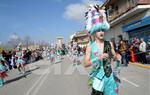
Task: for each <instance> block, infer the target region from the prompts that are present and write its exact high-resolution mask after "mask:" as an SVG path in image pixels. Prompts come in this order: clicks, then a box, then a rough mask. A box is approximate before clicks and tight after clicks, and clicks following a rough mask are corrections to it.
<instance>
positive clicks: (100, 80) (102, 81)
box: [90, 42, 118, 95]
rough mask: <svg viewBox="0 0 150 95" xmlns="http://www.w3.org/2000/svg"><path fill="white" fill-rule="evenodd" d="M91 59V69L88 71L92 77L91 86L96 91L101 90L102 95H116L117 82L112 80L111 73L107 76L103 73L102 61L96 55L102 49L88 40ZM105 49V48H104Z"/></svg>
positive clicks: (100, 52)
mask: <svg viewBox="0 0 150 95" xmlns="http://www.w3.org/2000/svg"><path fill="white" fill-rule="evenodd" d="M90 46H91V60H92V65H93V69H92V71H91V73H90V78H92V79H93V80H92V88H93V89H95V90H96V91H100V92H103V93H104V95H117V92H116V90H117V87H118V85H117V82H116V81H115V80H114V76H113V73H111V74H110V76H109V77H107V76H106V75H105V71H104V66H103V63H104V62H103V61H102V60H101V61H100V60H98V56H100V55H101V54H102V53H103V51H104V50H103V49H101V50H100V49H98V47H97V45H96V43H95V42H90ZM104 49H105V48H104Z"/></svg>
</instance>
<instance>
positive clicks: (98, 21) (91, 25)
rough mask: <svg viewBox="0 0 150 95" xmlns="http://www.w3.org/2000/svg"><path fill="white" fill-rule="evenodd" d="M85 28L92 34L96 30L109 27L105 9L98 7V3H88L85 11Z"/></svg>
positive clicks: (105, 29) (103, 29)
mask: <svg viewBox="0 0 150 95" xmlns="http://www.w3.org/2000/svg"><path fill="white" fill-rule="evenodd" d="M85 17H86V30H87V31H88V32H89V33H90V34H91V35H92V34H93V33H95V32H96V31H99V30H100V31H103V32H105V31H107V30H108V29H109V28H110V25H109V23H108V22H107V19H106V14H105V10H103V9H100V7H99V5H90V6H89V9H88V11H87V12H86V13H85Z"/></svg>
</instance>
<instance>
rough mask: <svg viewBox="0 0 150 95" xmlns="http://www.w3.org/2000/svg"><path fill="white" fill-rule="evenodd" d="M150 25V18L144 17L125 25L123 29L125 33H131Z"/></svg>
mask: <svg viewBox="0 0 150 95" xmlns="http://www.w3.org/2000/svg"><path fill="white" fill-rule="evenodd" d="M149 25H150V16H148V17H144V18H142V19H140V20H136V21H133V22H130V23H128V24H126V25H124V26H123V27H122V29H123V32H129V31H132V30H135V29H137V28H141V27H145V26H149Z"/></svg>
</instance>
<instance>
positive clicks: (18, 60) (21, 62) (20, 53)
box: [16, 51, 24, 65]
mask: <svg viewBox="0 0 150 95" xmlns="http://www.w3.org/2000/svg"><path fill="white" fill-rule="evenodd" d="M16 56H17V58H18V59H17V61H16V63H17V65H20V64H24V60H23V59H22V57H23V54H22V52H21V51H18V52H16Z"/></svg>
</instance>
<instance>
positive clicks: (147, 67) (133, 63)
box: [129, 62, 150, 69]
mask: <svg viewBox="0 0 150 95" xmlns="http://www.w3.org/2000/svg"><path fill="white" fill-rule="evenodd" d="M129 64H131V65H135V66H138V67H142V68H146V69H150V64H142V63H137V62H129Z"/></svg>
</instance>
